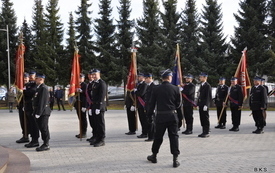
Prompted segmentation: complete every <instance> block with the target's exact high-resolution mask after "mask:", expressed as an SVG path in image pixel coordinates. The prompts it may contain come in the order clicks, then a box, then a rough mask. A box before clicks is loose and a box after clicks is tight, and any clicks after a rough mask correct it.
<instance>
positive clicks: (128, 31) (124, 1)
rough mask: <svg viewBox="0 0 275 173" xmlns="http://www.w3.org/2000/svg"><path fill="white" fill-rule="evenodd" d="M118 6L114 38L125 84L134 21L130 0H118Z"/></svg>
mask: <svg viewBox="0 0 275 173" xmlns="http://www.w3.org/2000/svg"><path fill="white" fill-rule="evenodd" d="M119 2H120V7H118V11H119V20H117V30H118V31H117V32H118V33H117V35H116V39H117V40H118V50H119V51H118V57H119V60H120V61H121V62H122V64H123V67H122V79H123V80H124V84H126V80H127V79H126V78H127V72H128V68H129V64H130V53H129V48H130V47H131V45H132V41H133V35H134V33H133V31H132V29H133V27H134V21H133V20H130V19H129V18H130V14H131V11H132V10H131V9H130V6H131V1H130V0H120V1H119Z"/></svg>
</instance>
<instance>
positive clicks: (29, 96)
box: [23, 71, 39, 148]
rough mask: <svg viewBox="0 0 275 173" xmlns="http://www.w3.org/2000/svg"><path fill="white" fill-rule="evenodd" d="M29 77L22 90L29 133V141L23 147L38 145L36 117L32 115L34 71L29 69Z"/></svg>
mask: <svg viewBox="0 0 275 173" xmlns="http://www.w3.org/2000/svg"><path fill="white" fill-rule="evenodd" d="M29 75H30V76H29V79H30V82H29V83H28V84H27V85H26V90H24V93H23V94H24V98H25V107H24V111H25V114H26V116H27V119H28V130H29V132H30V134H31V138H32V140H31V142H30V143H28V144H26V145H25V147H27V148H32V147H38V146H39V143H38V138H39V129H38V126H37V123H36V118H35V116H34V115H33V97H34V95H35V92H36V83H35V76H36V72H34V71H30V72H29Z"/></svg>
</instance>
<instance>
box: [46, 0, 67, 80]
mask: <svg viewBox="0 0 275 173" xmlns="http://www.w3.org/2000/svg"><path fill="white" fill-rule="evenodd" d="M58 12H59V8H58V0H49V1H48V4H47V6H46V13H45V31H46V38H47V44H48V48H49V51H48V56H49V57H48V58H50V59H51V60H52V61H54V64H52V65H53V69H54V74H51V75H52V76H53V77H54V78H55V80H54V81H55V82H56V83H58V84H67V83H68V81H69V78H70V77H69V76H68V75H66V74H68V73H67V72H68V71H70V69H69V68H68V66H64V65H63V63H64V62H66V61H67V59H66V58H65V55H64V51H63V45H62V41H63V24H62V23H61V19H60V16H59V15H58ZM57 71H58V72H57Z"/></svg>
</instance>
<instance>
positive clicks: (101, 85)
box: [91, 79, 107, 111]
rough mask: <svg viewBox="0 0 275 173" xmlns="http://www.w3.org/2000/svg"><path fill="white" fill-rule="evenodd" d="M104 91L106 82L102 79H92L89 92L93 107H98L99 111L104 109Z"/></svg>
mask: <svg viewBox="0 0 275 173" xmlns="http://www.w3.org/2000/svg"><path fill="white" fill-rule="evenodd" d="M106 93H107V86H106V83H105V82H104V81H103V80H102V79H99V80H98V81H94V85H93V88H92V93H91V95H92V102H93V109H100V110H101V111H106Z"/></svg>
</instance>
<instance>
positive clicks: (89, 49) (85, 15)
mask: <svg viewBox="0 0 275 173" xmlns="http://www.w3.org/2000/svg"><path fill="white" fill-rule="evenodd" d="M88 1H89V0H81V4H80V6H79V7H78V10H77V11H76V12H75V13H76V15H77V17H78V18H77V19H76V21H75V25H76V32H77V34H76V41H77V46H78V49H79V54H80V56H81V57H80V64H81V69H82V71H83V72H85V71H89V70H90V69H91V68H95V64H96V58H95V55H94V53H93V50H94V47H93V43H92V41H91V39H92V34H91V33H92V30H91V26H92V20H91V18H90V16H89V15H91V13H92V12H91V11H90V10H89V8H90V7H91V5H92V4H89V3H88Z"/></svg>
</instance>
